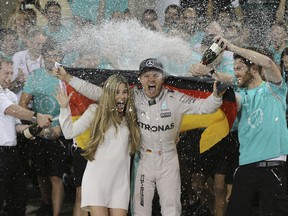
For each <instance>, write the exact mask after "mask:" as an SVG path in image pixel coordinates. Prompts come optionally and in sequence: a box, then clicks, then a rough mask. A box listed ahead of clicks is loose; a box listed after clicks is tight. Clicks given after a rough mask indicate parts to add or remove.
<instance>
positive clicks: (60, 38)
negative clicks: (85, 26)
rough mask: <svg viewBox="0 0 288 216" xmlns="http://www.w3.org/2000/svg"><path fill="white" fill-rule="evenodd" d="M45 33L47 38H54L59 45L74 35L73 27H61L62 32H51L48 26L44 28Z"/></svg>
mask: <svg viewBox="0 0 288 216" xmlns="http://www.w3.org/2000/svg"><path fill="white" fill-rule="evenodd" d="M43 33H44V35H45V36H47V37H50V38H53V40H55V41H56V42H57V43H64V42H67V40H68V39H69V38H70V37H71V35H72V33H73V25H72V24H71V25H69V26H66V25H61V28H60V31H57V32H51V31H50V30H49V27H48V25H46V26H44V28H43Z"/></svg>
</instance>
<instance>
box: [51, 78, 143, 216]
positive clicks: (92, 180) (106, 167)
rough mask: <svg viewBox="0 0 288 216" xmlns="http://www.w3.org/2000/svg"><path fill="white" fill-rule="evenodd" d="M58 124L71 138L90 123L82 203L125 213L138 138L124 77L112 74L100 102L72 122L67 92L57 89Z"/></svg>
mask: <svg viewBox="0 0 288 216" xmlns="http://www.w3.org/2000/svg"><path fill="white" fill-rule="evenodd" d="M55 97H56V98H57V100H58V102H59V104H60V106H61V113H60V125H61V127H62V131H63V134H64V136H65V137H66V138H67V139H68V138H69V139H70V138H73V137H75V136H77V135H79V134H81V133H82V132H84V131H85V130H86V129H87V128H89V127H91V129H92V131H91V136H90V142H89V143H88V145H87V147H86V148H85V149H84V153H83V156H84V157H85V158H86V159H87V160H88V163H87V166H86V169H85V172H84V176H83V180H82V201H81V207H82V208H84V209H85V210H89V211H90V214H91V215H92V216H93V215H97V216H101V215H103V216H104V215H105V216H106V215H113V216H125V215H127V211H128V205H129V195H130V155H131V154H132V153H134V152H135V151H136V149H137V148H138V144H139V141H140V132H139V128H138V125H137V114H136V110H135V107H134V101H133V99H132V98H131V92H130V89H129V84H128V82H127V80H126V79H125V78H124V77H123V76H121V75H112V76H110V77H109V78H108V79H107V81H106V82H105V83H104V87H103V94H102V95H101V97H100V101H99V105H96V104H92V105H90V106H89V108H88V109H87V110H86V111H85V113H84V114H83V115H82V116H81V118H79V119H78V120H77V121H76V122H74V123H72V121H71V118H70V111H69V109H68V103H69V100H70V97H71V95H69V96H66V95H65V94H64V93H63V91H61V89H58V91H57V93H56V95H55Z"/></svg>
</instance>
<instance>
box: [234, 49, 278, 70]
mask: <svg viewBox="0 0 288 216" xmlns="http://www.w3.org/2000/svg"><path fill="white" fill-rule="evenodd" d="M243 48H245V49H249V50H253V51H255V52H258V53H260V54H262V55H265V56H267V57H269V58H271V59H272V60H274V58H273V53H272V52H271V51H269V50H268V49H266V48H261V47H243ZM233 58H234V60H236V59H241V60H242V61H243V63H244V64H245V65H246V66H247V67H248V68H250V67H251V66H253V65H256V64H255V63H254V62H252V61H250V60H249V59H246V58H244V57H243V56H241V55H238V54H236V53H234V54H233ZM257 66H258V71H259V73H260V74H262V67H261V66H260V65H257Z"/></svg>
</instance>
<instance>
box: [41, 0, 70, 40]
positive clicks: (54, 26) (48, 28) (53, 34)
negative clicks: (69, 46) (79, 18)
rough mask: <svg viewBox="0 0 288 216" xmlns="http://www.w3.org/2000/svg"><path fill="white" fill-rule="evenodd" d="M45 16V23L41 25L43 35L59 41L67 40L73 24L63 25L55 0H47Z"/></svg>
mask: <svg viewBox="0 0 288 216" xmlns="http://www.w3.org/2000/svg"><path fill="white" fill-rule="evenodd" d="M44 11H45V17H46V19H47V25H45V26H44V27H43V33H44V35H45V36H47V37H50V38H52V39H53V40H54V41H56V42H57V43H59V44H60V45H61V43H63V42H66V41H67V40H69V38H70V37H71V35H72V33H73V25H67V26H66V25H63V24H62V22H61V18H62V17H61V16H62V14H61V6H60V4H59V3H58V2H56V1H48V2H47V3H46V5H45V9H44Z"/></svg>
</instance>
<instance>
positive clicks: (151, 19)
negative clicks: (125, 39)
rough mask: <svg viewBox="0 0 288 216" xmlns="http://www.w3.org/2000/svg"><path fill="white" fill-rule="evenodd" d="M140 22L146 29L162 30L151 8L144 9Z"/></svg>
mask: <svg viewBox="0 0 288 216" xmlns="http://www.w3.org/2000/svg"><path fill="white" fill-rule="evenodd" d="M141 23H142V24H143V25H144V27H145V28H147V29H150V30H152V31H160V32H162V27H161V24H160V22H159V21H158V19H157V13H156V11H155V10H153V9H146V10H145V11H144V12H143V15H142V19H141Z"/></svg>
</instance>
